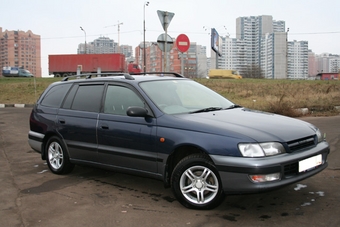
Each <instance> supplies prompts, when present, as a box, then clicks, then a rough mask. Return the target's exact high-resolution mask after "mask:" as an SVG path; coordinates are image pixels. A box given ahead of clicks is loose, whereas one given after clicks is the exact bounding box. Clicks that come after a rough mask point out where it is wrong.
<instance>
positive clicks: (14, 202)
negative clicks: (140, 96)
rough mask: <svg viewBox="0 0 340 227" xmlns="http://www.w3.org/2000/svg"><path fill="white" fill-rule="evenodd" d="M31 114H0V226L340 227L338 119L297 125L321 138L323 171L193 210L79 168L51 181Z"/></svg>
mask: <svg viewBox="0 0 340 227" xmlns="http://www.w3.org/2000/svg"><path fill="white" fill-rule="evenodd" d="M29 113H30V108H0V155H1V156H0V167H1V172H0V182H1V190H0V204H1V206H0V226H74V227H76V226H209V227H210V226H212V227H214V226H278V225H279V226H340V217H339V213H340V207H339V205H338V204H339V201H340V191H339V188H340V180H339V178H340V173H339V170H340V116H335V117H322V118H303V120H306V121H308V122H311V123H313V124H315V125H316V126H318V127H319V128H320V129H321V130H322V131H324V132H326V134H327V141H328V142H329V143H330V145H331V154H330V155H329V167H328V168H327V169H326V170H325V171H323V172H321V173H320V174H318V175H316V176H314V177H312V178H309V179H307V180H304V181H302V182H299V183H296V184H293V185H290V186H287V187H285V188H282V189H280V190H276V191H272V192H268V193H262V194H253V195H235V196H227V198H226V199H225V201H224V202H223V203H222V205H221V206H219V207H218V208H216V209H214V210H209V211H197V210H189V209H186V208H184V207H182V206H181V205H180V204H179V203H178V202H177V201H176V200H175V198H174V196H173V195H172V192H171V189H164V187H163V184H162V182H160V181H155V180H152V179H147V178H142V177H136V176H130V175H126V174H121V173H116V172H109V171H105V170H100V169H95V168H90V167H83V166H76V168H75V170H74V171H73V172H72V173H71V174H68V175H62V176H59V175H54V174H52V173H51V172H50V171H49V170H48V168H47V165H46V163H45V162H44V161H42V160H41V159H40V156H39V154H37V153H36V152H34V151H32V150H31V148H30V147H29V145H28V143H27V132H28V130H29V125H28V117H29Z"/></svg>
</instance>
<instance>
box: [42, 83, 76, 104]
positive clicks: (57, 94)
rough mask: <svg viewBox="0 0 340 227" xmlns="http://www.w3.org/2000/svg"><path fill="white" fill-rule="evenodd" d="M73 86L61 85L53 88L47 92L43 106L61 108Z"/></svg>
mask: <svg viewBox="0 0 340 227" xmlns="http://www.w3.org/2000/svg"><path fill="white" fill-rule="evenodd" d="M70 87H71V84H61V85H57V86H54V87H52V88H51V89H50V90H49V91H47V93H46V95H45V96H44V97H43V99H42V101H41V105H42V106H47V107H55V108H59V107H60V105H61V102H62V100H63V99H64V97H65V95H66V93H67V91H68V90H69V89H70Z"/></svg>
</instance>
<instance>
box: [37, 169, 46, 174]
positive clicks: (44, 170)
mask: <svg viewBox="0 0 340 227" xmlns="http://www.w3.org/2000/svg"><path fill="white" fill-rule="evenodd" d="M47 171H48V170H46V169H45V170H43V171H41V172H38V174H42V173H45V172H47Z"/></svg>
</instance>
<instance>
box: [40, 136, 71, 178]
mask: <svg viewBox="0 0 340 227" xmlns="http://www.w3.org/2000/svg"><path fill="white" fill-rule="evenodd" d="M46 160H47V165H48V168H49V169H50V170H51V171H52V172H53V173H55V174H66V173H69V172H71V171H72V170H73V168H74V164H72V163H70V160H69V157H68V154H67V152H66V149H65V146H64V144H63V142H62V141H61V140H60V139H59V138H58V137H56V136H53V137H51V138H50V139H49V140H48V141H47V144H46Z"/></svg>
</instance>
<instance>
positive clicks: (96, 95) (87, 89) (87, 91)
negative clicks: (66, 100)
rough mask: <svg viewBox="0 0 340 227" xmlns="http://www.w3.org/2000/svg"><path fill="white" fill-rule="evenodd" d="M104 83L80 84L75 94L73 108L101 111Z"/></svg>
mask: <svg viewBox="0 0 340 227" xmlns="http://www.w3.org/2000/svg"><path fill="white" fill-rule="evenodd" d="M103 90H104V85H102V84H101V85H80V86H79V87H78V90H77V92H76V94H75V96H74V99H73V102H72V105H71V109H72V110H83V111H89V112H99V110H100V104H101V100H102V95H103Z"/></svg>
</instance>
